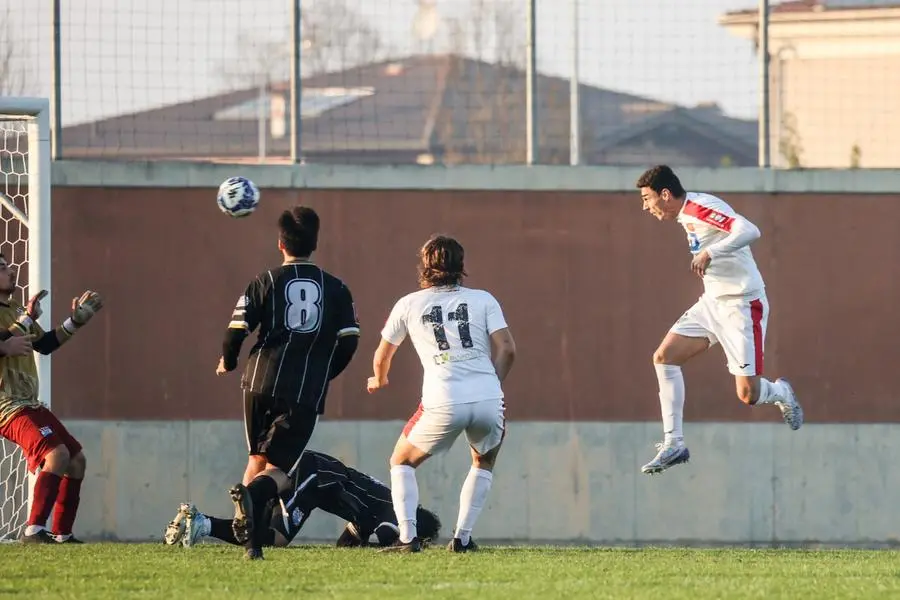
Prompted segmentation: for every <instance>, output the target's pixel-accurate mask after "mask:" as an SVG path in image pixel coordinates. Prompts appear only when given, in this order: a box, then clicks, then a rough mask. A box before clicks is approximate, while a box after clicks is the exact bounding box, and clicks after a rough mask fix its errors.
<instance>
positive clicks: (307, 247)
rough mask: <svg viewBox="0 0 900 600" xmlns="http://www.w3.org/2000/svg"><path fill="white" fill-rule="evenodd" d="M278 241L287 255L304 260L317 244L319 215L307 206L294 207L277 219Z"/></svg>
mask: <svg viewBox="0 0 900 600" xmlns="http://www.w3.org/2000/svg"><path fill="white" fill-rule="evenodd" d="M278 230H279V232H278V239H279V240H280V241H281V243H282V244H283V245H284V249H285V250H286V251H287V253H288V254H290V255H291V256H294V257H297V258H305V257H307V256H309V255H310V254H312V253H313V251H314V250H315V249H316V247H317V246H318V244H319V215H318V214H316V211H314V210H313V209H311V208H309V207H307V206H295V207H294V208H292V209H291V210H286V211H284V212H283V213H281V216H280V217H278Z"/></svg>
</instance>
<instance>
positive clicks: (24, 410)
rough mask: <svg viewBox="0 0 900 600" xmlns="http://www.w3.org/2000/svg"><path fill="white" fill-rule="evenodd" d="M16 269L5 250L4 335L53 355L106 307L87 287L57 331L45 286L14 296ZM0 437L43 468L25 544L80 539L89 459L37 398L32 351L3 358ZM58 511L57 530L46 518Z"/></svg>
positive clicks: (0, 307) (0, 327)
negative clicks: (46, 317) (49, 325)
mask: <svg viewBox="0 0 900 600" xmlns="http://www.w3.org/2000/svg"><path fill="white" fill-rule="evenodd" d="M16 276H17V272H16V270H15V268H14V267H12V266H10V265H9V264H8V263H7V261H6V258H5V257H4V256H3V255H2V254H0V340H4V341H5V342H6V343H9V342H11V341H12V337H13V336H16V337H26V338H27V339H30V340H31V346H32V347H33V349H34V350H36V351H37V352H40V353H41V354H50V353H51V352H54V351H55V350H57V349H58V348H59V347H60V346H62V345H63V344H65V343H66V342H67V341H69V340H70V339H71V338H72V336H73V335H75V332H77V331H78V330H79V329H80V328H81V327H83V326H84V325H85V324H86V323H87V322H88V321H90V320H91V318H92V317H93V316H94V315H95V314H96V313H97V312H98V311H99V310H100V309H101V308H102V307H103V301H102V299H101V298H100V296H99V294H97V293H95V292H92V291H86V292H85V293H84V294H82V295H81V297H79V298H74V299H73V300H72V314H71V316H69V318H67V319H66V320H65V321H64V322H63V323H62V324H61V325H60V326H59V327H57V328H56V329H55V330H53V331H49V332H45V331H44V330H43V329H41V326H40V325H38V323H37V320H38V318H39V317H40V316H41V300H42V299H43V298H44V296H46V295H47V292H46V291H44V290H42V291H41V292H39V293H38V294H36V295H35V296H34V297H32V298H31V300H29V302H28V305H27V306H26V307H23V306H22V305H21V304H19V303H18V302H16V301H15V300H14V299H13V298H12V294H13V293H14V292H15V290H16ZM0 436H3V437H4V438H6V439H8V440H9V441H11V442H13V443H14V444H16V445H17V446H19V447H20V448H21V449H22V452H23V454H24V455H25V460H26V463H27V465H28V470H29V471H30V472H32V473H34V472H35V471H37V469H38V468H40V470H41V471H40V473H38V476H37V479H36V481H35V483H34V498H33V500H32V503H31V511H30V513H29V515H28V520H27V521H26V525H25V531H24V532H23V534H22V537H21V541H22V542H23V543H28V544H32V543H37V544H47V543H57V542H62V543H69V544H76V543H81V542H80V540H78V539H76V538H75V537H73V536H72V526H73V525H74V523H75V515H76V513H77V512H78V503H79V499H80V496H81V482H82V480H83V479H84V470H85V459H84V453H83V452H82V451H81V444H80V443H78V440H76V439H75V438H74V437H73V436H72V434H70V433H69V431H68V430H67V429H66V428H65V426H63V424H62V423H60V421H59V419H57V418H56V415H54V414H53V413H52V412H50V410H49V409H48V408H46V407H45V406H44V405H43V404H41V403H40V401H39V400H38V372H37V364H36V363H35V360H34V354H33V353H32V352H25V353H15V354H13V353H9V354H7V355H5V356H3V357H0ZM51 511H52V512H53V532H52V533H51V532H50V531H48V530H47V520H48V519H49V518H50V513H51Z"/></svg>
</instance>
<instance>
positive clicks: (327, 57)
mask: <svg viewBox="0 0 900 600" xmlns="http://www.w3.org/2000/svg"><path fill="white" fill-rule="evenodd" d="M300 26H301V40H302V47H301V55H300V60H301V64H300V71H301V75H302V76H303V77H311V76H313V75H317V74H319V73H323V72H327V71H342V70H344V69H350V68H353V67H356V66H359V65H361V64H365V63H369V62H374V61H378V60H382V59H383V58H385V57H386V56H387V55H388V54H389V48H388V46H387V44H385V43H384V41H383V40H382V37H381V34H380V33H379V32H378V30H377V29H375V28H374V27H373V26H371V25H370V24H369V22H368V21H367V20H366V19H365V18H364V17H363V16H362V15H360V14H359V13H358V12H357V11H356V10H355V9H353V8H352V7H350V6H349V5H348V4H347V2H346V1H345V0H309V1H308V2H304V5H303V7H302V19H301V20H300ZM236 47H237V48H239V49H240V52H239V56H237V57H235V58H234V59H233V60H230V61H229V62H228V64H227V65H226V66H224V67H223V69H222V72H223V75H224V77H225V78H226V80H228V81H229V83H231V84H232V85H234V86H235V87H242V88H245V87H251V86H268V85H269V84H271V83H273V82H276V81H287V80H288V79H289V78H290V65H291V52H292V51H293V44H292V41H291V33H290V28H289V26H285V27H284V29H283V30H282V31H281V33H280V34H279V35H276V36H271V37H267V38H260V37H258V36H254V35H252V34H242V35H241V36H240V37H239V38H238V43H237V44H236Z"/></svg>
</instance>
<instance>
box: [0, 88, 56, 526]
mask: <svg viewBox="0 0 900 600" xmlns="http://www.w3.org/2000/svg"><path fill="white" fill-rule="evenodd" d="M49 114H50V106H49V102H48V101H47V100H45V99H41V98H9V97H0V233H2V237H0V252H2V253H3V255H4V256H5V257H6V259H7V261H8V262H9V263H10V264H11V265H14V266H15V267H16V270H17V271H18V281H17V284H18V286H17V289H16V292H15V294H14V298H16V299H17V300H20V301H22V302H24V301H25V300H27V298H29V297H30V294H33V293H36V292H37V291H38V290H41V289H46V290H50V119H49ZM48 300H49V298H48ZM42 308H43V311H44V313H43V316H42V317H41V322H42V323H49V322H50V321H49V318H50V303H49V301H45V302H44V303H43V305H42ZM35 356H36V358H37V361H38V376H39V378H40V399H41V401H42V402H43V403H44V404H46V405H47V406H49V405H50V360H49V357H44V356H40V355H37V354H35ZM0 402H2V398H0ZM32 486H33V477H32V476H30V475H29V474H28V473H27V469H26V468H25V459H24V457H23V456H22V452H21V451H20V450H19V449H18V448H17V447H16V446H15V445H14V444H12V443H10V442H9V441H7V440H5V439H2V438H0V541H12V540H15V539H17V538H18V537H19V535H20V534H21V533H22V529H23V527H24V525H25V520H26V518H27V516H28V510H29V508H30V504H31V503H30V496H31V489H32Z"/></svg>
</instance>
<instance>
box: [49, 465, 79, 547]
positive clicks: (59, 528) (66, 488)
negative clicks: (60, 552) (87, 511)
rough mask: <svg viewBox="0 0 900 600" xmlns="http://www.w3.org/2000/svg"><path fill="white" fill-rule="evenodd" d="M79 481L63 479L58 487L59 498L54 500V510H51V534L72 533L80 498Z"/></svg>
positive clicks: (69, 478)
mask: <svg viewBox="0 0 900 600" xmlns="http://www.w3.org/2000/svg"><path fill="white" fill-rule="evenodd" d="M81 481H82V480H81V479H72V478H71V477H63V480H62V483H61V484H60V485H59V496H57V498H56V508H55V509H54V510H53V533H55V534H56V535H69V534H71V533H72V525H74V524H75V514H76V513H77V512H78V501H79V499H80V498H81Z"/></svg>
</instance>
